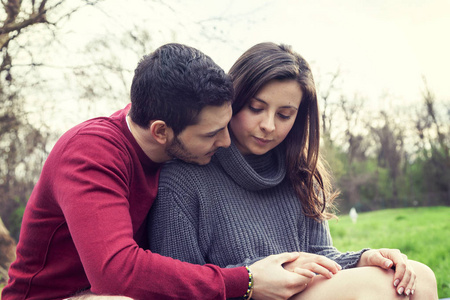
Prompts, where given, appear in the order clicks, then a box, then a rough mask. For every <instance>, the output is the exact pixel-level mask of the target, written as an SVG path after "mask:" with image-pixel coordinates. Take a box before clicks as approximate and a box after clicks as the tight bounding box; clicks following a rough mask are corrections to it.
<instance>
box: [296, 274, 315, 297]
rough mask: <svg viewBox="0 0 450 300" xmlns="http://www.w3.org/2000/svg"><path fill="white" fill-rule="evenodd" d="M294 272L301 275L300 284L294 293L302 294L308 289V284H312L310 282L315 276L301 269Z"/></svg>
mask: <svg viewBox="0 0 450 300" xmlns="http://www.w3.org/2000/svg"><path fill="white" fill-rule="evenodd" d="M294 272H295V273H297V274H299V275H301V276H300V278H301V279H300V282H299V283H298V285H297V288H298V289H297V292H296V293H300V292H303V291H304V290H305V289H306V288H307V287H308V284H309V283H310V282H312V280H313V279H314V277H315V276H316V274H315V273H313V272H311V271H310V270H307V269H303V268H295V269H294Z"/></svg>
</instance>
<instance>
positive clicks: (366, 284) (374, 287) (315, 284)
mask: <svg viewBox="0 0 450 300" xmlns="http://www.w3.org/2000/svg"><path fill="white" fill-rule="evenodd" d="M393 282H394V271H393V270H383V269H381V268H378V267H361V268H354V269H348V270H342V271H339V272H338V273H337V274H335V275H334V276H333V278H331V279H327V278H325V277H323V276H320V275H318V276H316V277H315V278H314V279H313V281H312V282H311V283H310V284H309V285H308V287H307V288H306V289H305V290H304V291H303V292H301V293H300V294H297V295H295V296H294V297H292V298H291V299H295V300H308V299H314V300H321V299H324V300H325V299H326V300H329V299H334V300H340V299H342V300H344V299H345V300H353V299H354V300H356V299H365V300H371V299H409V298H408V297H405V296H399V295H398V294H397V293H396V290H395V287H394V284H393Z"/></svg>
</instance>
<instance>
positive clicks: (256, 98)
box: [253, 97, 298, 110]
mask: <svg viewBox="0 0 450 300" xmlns="http://www.w3.org/2000/svg"><path fill="white" fill-rule="evenodd" d="M253 99H255V100H256V101H258V102H261V103H264V104H265V105H268V103H267V102H266V101H264V100H263V99H260V98H258V97H253ZM280 108H292V109H295V110H298V107H295V106H293V105H284V106H280Z"/></svg>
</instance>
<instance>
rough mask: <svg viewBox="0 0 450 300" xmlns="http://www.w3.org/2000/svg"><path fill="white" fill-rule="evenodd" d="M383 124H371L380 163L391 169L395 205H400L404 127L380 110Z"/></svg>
mask: <svg viewBox="0 0 450 300" xmlns="http://www.w3.org/2000/svg"><path fill="white" fill-rule="evenodd" d="M380 115H381V119H382V125H380V126H378V127H376V126H371V130H372V133H373V135H374V137H375V140H376V141H377V146H376V148H377V160H378V165H379V166H381V167H386V168H387V169H388V170H389V176H390V182H391V184H392V197H393V200H394V203H393V205H394V206H398V178H399V177H400V175H401V171H402V170H403V168H402V164H403V158H404V157H405V151H404V136H403V132H404V130H402V128H401V127H400V126H399V125H398V124H395V123H394V122H392V118H391V117H390V116H389V115H388V114H387V113H386V112H383V111H381V112H380Z"/></svg>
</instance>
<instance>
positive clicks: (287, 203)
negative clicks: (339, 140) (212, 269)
mask: <svg viewBox="0 0 450 300" xmlns="http://www.w3.org/2000/svg"><path fill="white" fill-rule="evenodd" d="M285 175H286V164H285V156H284V151H282V150H281V149H280V147H277V148H276V149H275V150H273V151H271V152H269V153H267V154H265V155H261V156H256V155H250V156H245V157H243V156H242V155H241V154H240V152H239V151H238V149H237V148H236V146H235V145H234V144H232V145H231V147H229V148H227V149H221V150H219V151H218V152H217V153H216V154H215V156H214V157H213V159H212V161H211V163H210V164H208V165H205V166H197V165H192V164H187V163H184V162H181V161H174V162H171V163H169V164H166V165H165V166H164V168H163V170H162V171H161V176H160V181H159V190H158V197H157V199H156V201H155V203H154V204H153V207H152V210H151V212H150V217H149V239H150V240H149V242H150V250H151V251H153V252H156V253H160V254H162V255H164V256H171V257H173V258H176V259H179V260H182V261H187V262H191V263H197V264H206V263H212V264H215V265H218V266H220V267H231V266H238V265H239V266H241V265H244V264H251V263H253V262H254V261H256V260H259V259H261V258H263V257H266V256H268V255H271V254H277V253H282V252H291V251H303V252H310V253H315V254H320V255H325V256H327V257H328V258H330V259H332V260H334V261H336V262H337V263H339V264H340V265H341V266H342V267H343V268H344V269H345V268H351V267H354V266H355V265H356V263H357V262H358V260H359V258H360V256H361V253H362V252H363V250H361V251H359V252H347V253H341V252H339V251H337V250H336V248H334V247H333V246H332V241H331V236H330V233H329V228H328V223H327V222H326V221H324V222H317V221H315V220H313V219H311V218H308V217H305V215H304V214H303V213H302V209H301V204H300V201H299V199H298V198H297V196H296V194H295V192H294V190H293V188H292V186H291V184H290V183H289V181H288V180H287V178H286V176H285Z"/></svg>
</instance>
